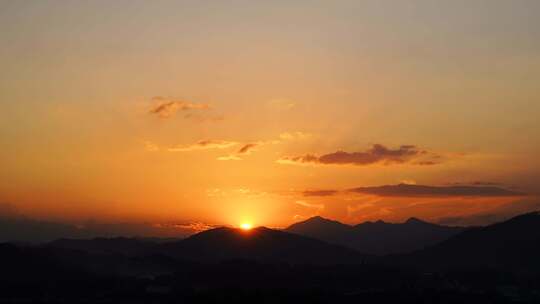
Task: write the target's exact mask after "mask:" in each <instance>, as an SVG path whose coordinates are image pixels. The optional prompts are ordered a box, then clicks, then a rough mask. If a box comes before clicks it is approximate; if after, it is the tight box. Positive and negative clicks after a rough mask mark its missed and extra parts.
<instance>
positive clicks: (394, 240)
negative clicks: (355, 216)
mask: <svg viewBox="0 0 540 304" xmlns="http://www.w3.org/2000/svg"><path fill="white" fill-rule="evenodd" d="M464 230H465V228H463V227H448V226H441V225H436V224H431V223H427V222H424V221H421V220H419V219H416V218H410V219H409V220H407V221H406V222H404V223H400V224H392V223H385V222H383V221H377V222H365V223H362V224H359V225H356V226H350V225H346V224H342V223H340V222H337V221H332V220H328V219H325V218H322V217H319V216H317V217H313V218H310V219H308V220H306V221H303V222H300V223H296V224H293V225H292V226H290V227H288V228H286V229H285V231H287V232H291V233H296V234H299V235H303V236H308V237H312V238H316V239H320V240H323V241H325V242H328V243H332V244H339V245H342V246H346V247H349V248H353V249H356V250H358V251H359V252H363V253H366V254H375V255H386V254H396V253H407V252H412V251H415V250H419V249H423V248H425V247H428V246H431V245H434V244H436V243H438V242H441V241H444V240H446V239H448V238H450V237H451V236H454V235H456V234H458V233H460V232H462V231H464Z"/></svg>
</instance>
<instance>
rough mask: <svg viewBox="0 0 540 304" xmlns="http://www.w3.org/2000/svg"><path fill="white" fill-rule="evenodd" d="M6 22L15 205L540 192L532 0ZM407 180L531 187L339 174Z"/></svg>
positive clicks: (5, 11) (166, 204) (6, 193)
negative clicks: (429, 190)
mask: <svg viewBox="0 0 540 304" xmlns="http://www.w3.org/2000/svg"><path fill="white" fill-rule="evenodd" d="M0 28H2V30H1V31H0V41H2V45H1V46H0V67H1V70H2V73H0V104H1V106H2V109H1V111H0V147H1V149H0V168H1V170H0V203H2V204H4V205H6V206H11V207H10V208H12V209H16V210H17V212H18V213H21V214H25V215H26V216H30V217H35V218H42V219H51V220H63V221H72V222H77V221H85V220H88V219H95V220H100V221H108V222H118V221H128V222H129V221H144V222H149V223H165V222H166V223H170V222H175V221H178V222H183V223H185V222H188V223H205V224H227V225H238V224H240V223H242V222H250V223H253V224H254V225H267V226H271V227H282V226H285V225H288V224H290V223H293V222H295V221H298V220H301V219H305V218H307V217H310V216H313V215H322V216H325V217H329V218H334V219H338V220H340V221H343V222H346V223H358V222H361V221H365V220H376V219H384V220H387V221H402V220H404V219H406V218H408V217H411V216H416V217H420V218H424V219H426V220H431V221H436V222H441V223H448V224H463V223H474V224H478V223H487V222H490V221H494V220H496V219H499V218H500V217H504V216H509V215H511V214H515V213H519V212H525V211H528V210H533V209H540V203H539V200H538V199H537V195H538V193H539V192H540V191H539V189H540V187H539V185H540V183H539V182H538V181H539V180H540V158H539V157H538V156H539V155H540V135H539V134H540V119H539V118H540V90H539V79H540V1H535V0H531V1H520V0H516V1H497V0H489V1H487V0H486V1H470V0H468V1H381V0H376V1H201V0H197V1H114V2H110V1H0ZM338 151H342V152H339V153H336V152H338ZM400 183H406V184H419V185H430V186H449V185H455V184H459V185H472V186H490V187H499V188H505V189H508V190H512V191H515V192H520V193H524V194H527V195H515V196H504V195H503V196H500V195H493V194H488V195H485V194H479V195H474V196H471V195H459V194H457V195H455V194H453V195H440V194H437V195H429V196H421V197H419V196H413V197H411V196H406V195H400V194H399V193H397V194H395V195H391V196H385V195H380V194H374V193H358V192H354V191H348V189H353V188H358V187H370V186H382V185H395V184H400ZM321 190H324V191H321ZM306 191H307V192H306ZM0 209H1V208H0ZM4 209H6V208H4Z"/></svg>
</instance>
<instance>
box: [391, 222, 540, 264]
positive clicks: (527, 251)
mask: <svg viewBox="0 0 540 304" xmlns="http://www.w3.org/2000/svg"><path fill="white" fill-rule="evenodd" d="M539 257H540V213H539V212H533V213H528V214H524V215H520V216H517V217H515V218H512V219H510V220H508V221H505V222H502V223H498V224H494V225H490V226H487V227H483V228H475V229H471V230H468V231H465V232H462V233H460V234H458V235H456V236H454V237H452V238H450V239H448V240H446V241H444V242H442V243H440V244H437V245H434V246H432V247H429V248H426V249H424V250H421V251H418V252H415V253H412V254H410V255H406V256H402V257H396V259H398V260H402V261H405V262H406V263H408V264H410V265H416V266H418V267H422V268H426V269H439V270H440V269H445V270H448V269H457V268H460V269H471V268H490V269H498V270H507V271H513V272H532V273H540V258H539Z"/></svg>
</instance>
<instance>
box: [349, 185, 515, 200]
mask: <svg viewBox="0 0 540 304" xmlns="http://www.w3.org/2000/svg"><path fill="white" fill-rule="evenodd" d="M349 192H355V193H362V194H370V195H376V196H387V197H392V196H397V197H456V196H457V197H464V196H467V197H472V196H478V197H504V196H523V195H524V194H522V193H518V192H514V191H510V190H506V189H503V188H499V187H493V186H489V187H486V186H447V187H439V186H425V185H409V184H399V185H385V186H378V187H360V188H355V189H351V190H349Z"/></svg>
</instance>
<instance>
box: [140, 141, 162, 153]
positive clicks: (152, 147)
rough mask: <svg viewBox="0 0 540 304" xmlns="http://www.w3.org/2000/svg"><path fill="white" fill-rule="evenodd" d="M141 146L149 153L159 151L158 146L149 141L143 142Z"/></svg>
mask: <svg viewBox="0 0 540 304" xmlns="http://www.w3.org/2000/svg"><path fill="white" fill-rule="evenodd" d="M143 144H144V148H145V149H146V151H149V152H156V151H159V146H158V145H156V144H154V143H153V142H151V141H143Z"/></svg>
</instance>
